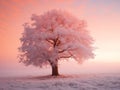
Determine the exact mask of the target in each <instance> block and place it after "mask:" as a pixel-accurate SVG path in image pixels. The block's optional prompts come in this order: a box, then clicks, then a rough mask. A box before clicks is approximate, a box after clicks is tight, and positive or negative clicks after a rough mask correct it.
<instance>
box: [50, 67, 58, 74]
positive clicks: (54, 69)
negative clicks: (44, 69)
mask: <svg viewBox="0 0 120 90" xmlns="http://www.w3.org/2000/svg"><path fill="white" fill-rule="evenodd" d="M51 66H52V76H58V75H59V73H58V65H54V66H53V65H51Z"/></svg>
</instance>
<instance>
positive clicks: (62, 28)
mask: <svg viewBox="0 0 120 90" xmlns="http://www.w3.org/2000/svg"><path fill="white" fill-rule="evenodd" d="M31 20H32V21H33V22H32V24H24V32H23V36H22V38H21V39H20V40H21V42H22V46H21V47H20V48H19V50H20V52H21V54H20V62H23V63H25V64H26V65H34V66H39V67H42V66H44V65H48V64H50V65H51V67H52V75H55V76H57V75H59V73H58V61H59V60H64V59H69V58H72V59H74V60H76V61H78V62H83V61H84V60H85V59H89V58H93V57H94V54H93V52H92V51H93V47H92V46H91V45H92V44H93V39H92V37H91V36H90V35H89V32H88V31H87V30H86V29H85V23H84V21H83V20H79V19H77V18H76V17H74V16H72V15H71V14H69V13H68V12H65V11H61V10H51V11H48V12H46V13H44V14H42V15H32V17H31Z"/></svg>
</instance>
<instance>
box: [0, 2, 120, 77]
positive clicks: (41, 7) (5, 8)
mask: <svg viewBox="0 0 120 90" xmlns="http://www.w3.org/2000/svg"><path fill="white" fill-rule="evenodd" d="M52 9H61V10H66V11H68V12H70V13H71V14H73V15H74V16H76V17H77V18H78V19H83V20H85V21H86V22H87V30H89V31H90V34H91V36H92V37H93V38H94V40H95V43H94V46H95V47H96V50H95V51H94V53H95V54H96V56H95V58H94V59H90V60H88V61H85V62H84V63H83V64H82V65H78V64H77V63H76V62H74V61H69V62H62V63H60V70H61V72H63V73H65V72H66V71H67V69H69V68H71V69H72V71H73V72H80V73H81V72H98V71H99V72H120V55H119V54H120V35H119V33H120V10H119V9H120V0H0V75H5V74H7V75H9V74H10V73H16V72H17V73H18V74H19V73H22V71H24V72H26V73H28V74H29V73H30V70H31V69H33V71H35V72H34V73H37V72H38V71H41V72H40V73H43V72H44V73H46V72H47V73H48V72H49V70H44V69H45V68H44V69H40V70H39V68H36V67H32V66H30V67H25V66H24V65H23V64H20V63H18V62H19V60H18V58H17V56H18V54H19V52H18V47H20V45H21V43H20V41H19V38H20V37H21V36H22V35H21V33H22V32H23V26H22V25H23V24H24V23H25V22H29V21H30V17H31V15H32V14H38V15H40V14H42V13H44V12H46V11H48V10H52ZM71 66H72V67H71ZM65 70H66V71H65Z"/></svg>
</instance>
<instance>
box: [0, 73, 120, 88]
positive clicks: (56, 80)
mask: <svg viewBox="0 0 120 90" xmlns="http://www.w3.org/2000/svg"><path fill="white" fill-rule="evenodd" d="M0 90H120V74H81V75H71V76H70V75H66V76H64V75H60V76H57V77H55V76H50V75H48V76H38V77H37V76H29V77H14V78H12V77H11V78H0Z"/></svg>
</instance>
